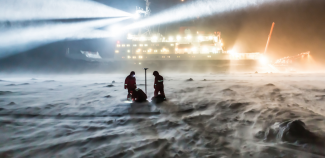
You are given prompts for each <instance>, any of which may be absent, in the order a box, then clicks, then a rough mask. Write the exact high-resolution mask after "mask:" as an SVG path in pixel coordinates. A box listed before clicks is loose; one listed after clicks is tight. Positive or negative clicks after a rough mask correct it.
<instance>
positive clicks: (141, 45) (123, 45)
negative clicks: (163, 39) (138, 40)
mask: <svg viewBox="0 0 325 158" xmlns="http://www.w3.org/2000/svg"><path fill="white" fill-rule="evenodd" d="M130 46H131V45H130V44H122V45H121V44H117V45H116V47H130ZM136 46H137V44H133V47H136ZM139 46H140V47H143V46H144V47H148V44H139ZM151 46H159V44H151ZM170 46H174V44H170Z"/></svg>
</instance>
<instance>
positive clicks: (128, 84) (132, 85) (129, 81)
mask: <svg viewBox="0 0 325 158" xmlns="http://www.w3.org/2000/svg"><path fill="white" fill-rule="evenodd" d="M136 88H137V83H136V79H135V72H134V71H131V73H130V75H129V76H128V77H126V79H125V83H124V89H128V95H127V100H131V97H132V93H133V92H134V91H135V89H136Z"/></svg>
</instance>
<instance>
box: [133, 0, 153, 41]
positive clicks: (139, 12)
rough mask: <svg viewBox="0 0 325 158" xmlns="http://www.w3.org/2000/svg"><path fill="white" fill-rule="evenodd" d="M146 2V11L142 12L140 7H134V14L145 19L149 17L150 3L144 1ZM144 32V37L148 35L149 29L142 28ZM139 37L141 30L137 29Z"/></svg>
mask: <svg viewBox="0 0 325 158" xmlns="http://www.w3.org/2000/svg"><path fill="white" fill-rule="evenodd" d="M144 1H145V2H146V10H143V9H142V8H140V7H136V14H137V15H139V16H140V17H144V18H147V17H149V16H150V13H151V10H150V2H149V0H144ZM144 30H145V32H144V33H143V34H144V35H150V33H151V29H150V27H149V26H148V27H146V28H144ZM139 35H141V28H140V29H139Z"/></svg>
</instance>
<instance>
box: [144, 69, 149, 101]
mask: <svg viewBox="0 0 325 158" xmlns="http://www.w3.org/2000/svg"><path fill="white" fill-rule="evenodd" d="M147 70H148V68H144V76H145V88H146V94H147ZM147 95H148V94H147Z"/></svg>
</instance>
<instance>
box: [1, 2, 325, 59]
mask: <svg viewBox="0 0 325 158" xmlns="http://www.w3.org/2000/svg"><path fill="white" fill-rule="evenodd" d="M97 2H100V3H103V4H105V5H108V6H111V7H113V8H117V9H121V10H123V11H126V12H130V13H133V12H134V11H135V6H141V7H144V5H145V3H144V1H143V0H97ZM151 2H152V5H151V9H152V14H156V13H159V12H161V11H163V10H165V9H168V8H171V7H175V6H176V5H182V2H180V1H177V0H151ZM185 3H190V1H188V2H185ZM183 4H184V3H183ZM131 21H132V20H129V21H128V22H131ZM272 22H275V28H274V32H273V35H272V39H271V43H270V46H269V50H268V55H269V56H270V57H272V58H273V59H276V58H280V57H284V56H289V55H295V54H298V53H302V52H305V51H311V53H312V56H313V58H314V59H315V60H317V61H319V62H325V0H291V1H289V0H288V1H286V0H283V1H281V2H277V3H272V4H271V5H270V4H268V5H263V6H259V7H251V8H245V9H242V10H238V11H235V12H226V13H222V14H218V15H211V16H208V17H200V18H199V19H192V20H191V21H189V22H188V21H187V22H184V21H183V22H177V23H174V24H170V25H169V26H168V27H167V28H166V25H161V26H160V27H161V30H163V29H165V30H166V29H167V31H168V30H177V29H178V28H177V27H178V26H182V25H185V24H189V23H191V24H192V25H195V26H196V27H198V28H201V29H206V30H210V31H221V35H222V38H223V40H224V43H225V47H226V48H228V49H231V48H236V49H237V50H238V51H239V52H263V51H264V48H265V45H266V40H267V37H268V34H269V31H270V27H271V24H272ZM162 33H164V31H162ZM119 38H123V39H124V38H125V37H123V36H122V37H119ZM116 40H118V38H108V39H91V40H79V41H60V42H56V43H52V44H49V45H45V46H42V47H39V48H36V49H33V50H29V51H27V52H23V53H20V54H17V55H14V56H12V57H8V58H5V59H2V60H1V61H2V62H4V61H7V63H12V62H10V60H13V59H14V60H15V61H16V62H17V61H23V60H25V59H26V58H28V59H35V60H43V59H44V58H46V59H47V60H48V59H51V58H52V59H56V58H59V57H58V56H60V55H62V54H64V51H65V49H66V48H67V47H70V48H74V49H83V50H86V49H87V50H91V51H99V52H100V53H101V55H102V56H103V57H105V58H109V57H112V56H113V54H114V51H113V50H114V45H115V41H116ZM41 54H42V55H41ZM53 56H56V57H53Z"/></svg>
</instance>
